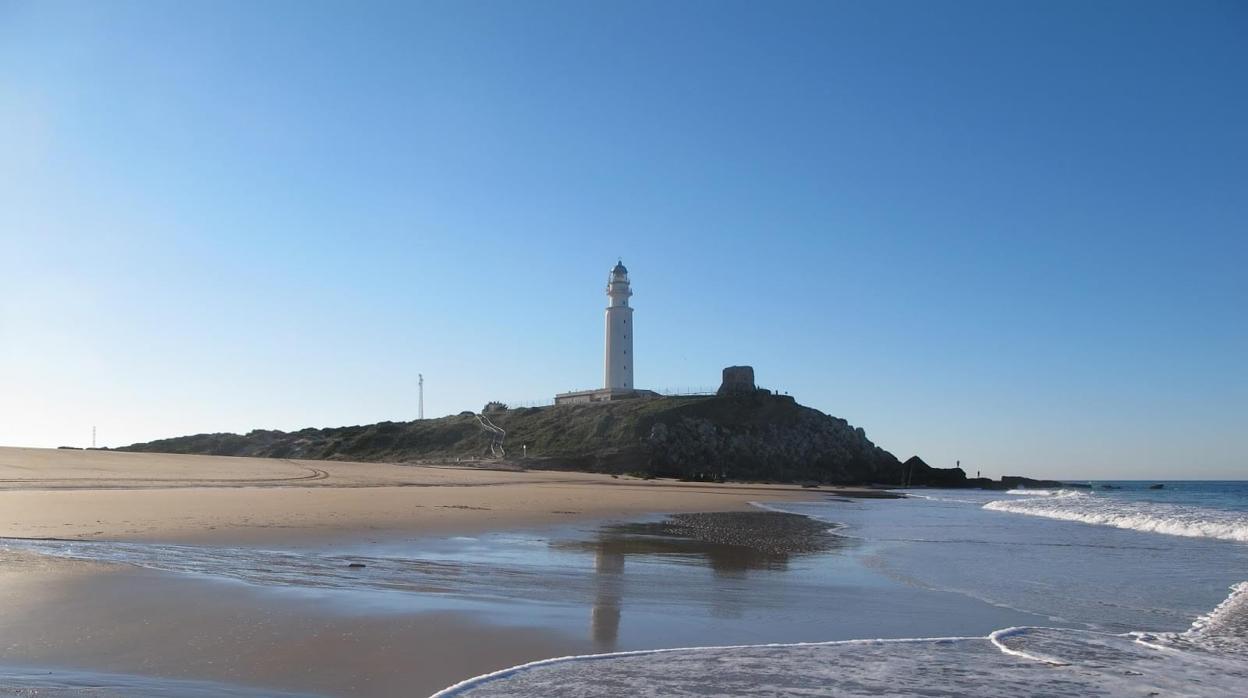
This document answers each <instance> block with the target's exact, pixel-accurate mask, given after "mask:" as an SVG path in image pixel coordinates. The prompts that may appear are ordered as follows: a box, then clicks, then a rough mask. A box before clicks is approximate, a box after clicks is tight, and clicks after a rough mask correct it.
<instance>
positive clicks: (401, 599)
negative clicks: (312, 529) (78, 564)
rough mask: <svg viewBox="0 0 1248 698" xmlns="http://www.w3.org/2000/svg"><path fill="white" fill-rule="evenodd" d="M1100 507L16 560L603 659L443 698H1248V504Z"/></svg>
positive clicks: (1123, 489)
mask: <svg viewBox="0 0 1248 698" xmlns="http://www.w3.org/2000/svg"><path fill="white" fill-rule="evenodd" d="M1079 484H1081V485H1083V486H1081V487H1067V488H1060V489H1047V490H1040V489H1032V490H1028V489H1019V490H1011V491H1008V492H1007V491H980V490H939V489H916V490H904V491H901V493H902V494H905V495H906V497H905V498H902V499H859V498H848V497H844V496H839V495H836V494H832V493H828V494H821V493H820V492H819V490H812V495H813V496H814V497H815V498H816V499H815V501H810V502H801V503H795V502H769V501H759V502H756V503H755V508H756V509H757V511H758V512H759V513H760V515H763V514H765V515H771V516H779V517H780V518H779V519H764V523H765V526H764V527H765V528H767V529H769V530H770V529H774V528H776V527H777V526H779V527H780V528H788V529H792V531H798V532H799V533H800V535H796V536H795V535H788V534H787V533H786V534H785V535H786V536H788V537H787V538H785V537H783V536H782V537H777V538H770V537H768V535H761V536H759V535H756V534H752V533H748V531H747V532H746V533H742V530H745V529H741V528H740V527H739V525H740V521H737V520H736V519H731V520H730V519H723V520H719V519H715V518H714V517H711V518H706V517H702V518H697V517H693V518H683V519H682V518H679V517H676V518H673V517H668V516H664V515H661V514H656V515H655V516H653V517H649V518H645V519H642V520H640V521H638V520H632V521H602V522H595V523H591V524H586V523H578V524H570V525H567V526H562V527H555V528H551V529H543V530H534V531H520V532H498V533H492V534H488V535H482V536H473V537H447V538H422V539H405V540H378V541H370V542H368V543H367V544H364V543H361V544H360V545H358V546H355V547H353V548H343V547H341V546H338V547H335V548H334V549H333V550H318V549H315V548H307V547H304V548H297V549H295V548H292V549H270V548H251V547H209V546H187V545H161V544H144V543H120V542H84V541H28V540H15V539H9V540H0V549H9V550H21V551H26V552H36V553H39V554H42V555H49V556H56V557H68V558H73V559H82V560H95V561H101V562H112V563H117V564H122V565H133V566H137V567H142V568H146V569H150V570H159V571H161V572H163V573H167V574H170V575H190V576H194V577H197V578H208V579H215V580H220V582H221V583H222V584H228V585H235V586H237V587H239V588H247V589H251V590H254V591H255V592H256V593H265V594H272V595H275V596H274V599H275V602H280V596H282V595H286V594H297V595H301V596H308V595H312V596H316V597H317V598H321V599H324V600H325V601H326V602H327V603H329V604H333V605H335V606H336V607H337V608H339V609H341V610H342V612H351V609H357V610H359V612H367V613H377V612H379V611H381V612H393V613H421V612H425V611H431V610H432V611H440V612H445V611H459V612H464V613H470V614H475V615H476V616H478V617H485V618H489V619H490V622H492V623H497V624H501V625H509V626H517V627H534V628H542V629H548V630H556V631H558V632H561V633H563V634H565V635H566V636H568V637H569V638H576V639H577V642H579V643H580V646H581V647H583V649H584V651H583V652H579V653H577V654H574V655H570V656H567V657H557V658H548V659H544V660H541V661H538V662H534V663H532V664H526V665H522V666H519V667H509V668H506V667H482V672H481V674H480V675H478V676H473V677H464V678H465V680H464V681H463V682H461V683H459V684H456V685H454V686H449V687H445V688H443V689H441V690H439V691H437V692H435V693H434V695H436V696H439V697H448V696H504V695H542V696H609V695H636V696H686V695H687V696H694V695H698V696H705V695H741V694H753V695H791V696H808V695H854V696H857V695H895V696H932V695H976V696H1088V695H1106V696H1117V695H1140V696H1148V695H1164V696H1171V695H1182V696H1244V695H1248V482H1241V481H1236V482H1210V481H1148V482H1131V481H1115V482H1092V483H1079ZM1157 485H1161V487H1159V488H1158V487H1156V486H1157ZM785 517H787V518H785ZM795 521H804V522H808V523H815V524H817V526H814V527H813V529H814V531H815V533H814V534H812V533H811V530H812V527H811V526H796V527H795V526H794V525H793V524H794V522H795ZM750 525H753V524H750ZM795 540H796V541H797V543H796V544H795V543H793V541H795ZM786 541H787V542H786ZM352 563H356V564H357V566H356V567H350V566H349V565H351V564H352ZM358 565H363V566H362V567H360V566H358ZM4 673H5V672H3V671H0V675H2V674H4ZM8 675H9V676H10V677H12V676H20V675H21V674H20V672H16V673H15V672H8ZM28 680H30V681H37V679H33V678H30V679H28ZM43 680H45V681H46V680H48V679H46V678H45V679H43ZM57 680H58V681H61V682H62V683H63V684H64V685H66V686H72V685H74V684H73V680H74V677H73V676H66V675H58V677H57ZM91 680H92V681H96V682H97V684H92V685H98V682H100V681H101V679H100V677H98V676H95V677H93V678H92V679H91ZM115 680H116V681H120V680H121V679H115ZM127 680H130V681H134V682H135V686H136V688H134V690H128V691H122V692H121V693H120V694H127V695H145V693H144V691H142V690H139V689H138V688H137V686H140V685H141V681H139V680H138V679H135V678H131V679H127ZM23 685H24V684H23ZM37 685H38V684H37V683H32V684H31V686H32V687H34V686H37ZM187 688H188V690H189V685H188V687H187ZM153 690H154V689H153ZM232 690H236V691H238V692H239V695H242V694H243V692H245V690H246V689H245V688H234V689H232ZM151 694H152V695H159V694H163V693H162V691H160V690H154V692H152V693H151ZM247 695H251V694H250V693H248V694H247ZM256 695H259V694H256Z"/></svg>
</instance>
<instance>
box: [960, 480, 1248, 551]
mask: <svg viewBox="0 0 1248 698" xmlns="http://www.w3.org/2000/svg"><path fill="white" fill-rule="evenodd" d="M1037 491H1038V490H1037ZM1029 492H1031V490H1029ZM1059 492H1060V491H1059ZM984 508H985V509H989V510H992V511H1005V512H1009V513H1012V514H1026V515H1029V516H1042V517H1045V518H1049V519H1060V520H1063V521H1079V522H1082V523H1087V524H1096V525H1100V526H1114V527H1116V528H1127V529H1132V530H1136V531H1145V532H1148V533H1165V534H1169V535H1172V536H1188V537H1190V538H1216V539H1219V540H1229V541H1238V542H1241V543H1248V514H1245V513H1244V512H1234V511H1222V510H1218V509H1207V508H1204V507H1197V506H1184V505H1179V504H1169V503H1162V502H1137V501H1126V500H1121V499H1113V498H1110V497H1098V496H1093V495H1089V494H1084V493H1072V494H1069V495H1063V494H1057V495H1054V496H1049V497H1028V498H1026V499H1012V500H998V501H993V502H989V503H987V504H985V505H984Z"/></svg>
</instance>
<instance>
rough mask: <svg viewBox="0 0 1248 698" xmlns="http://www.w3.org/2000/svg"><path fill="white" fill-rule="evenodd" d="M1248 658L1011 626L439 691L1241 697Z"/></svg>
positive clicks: (485, 694) (527, 667)
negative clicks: (982, 633)
mask: <svg viewBox="0 0 1248 698" xmlns="http://www.w3.org/2000/svg"><path fill="white" fill-rule="evenodd" d="M1246 679H1248V667H1246V666H1245V664H1244V663H1243V662H1240V661H1235V660H1234V659H1233V658H1226V657H1222V656H1220V655H1216V654H1211V653H1202V652H1190V651H1185V650H1162V649H1157V648H1152V647H1149V646H1145V645H1141V644H1138V643H1135V642H1133V640H1132V638H1131V637H1129V636H1124V635H1110V634H1103V633H1095V632H1090V631H1083V630H1068V629H1055V628H1010V629H1008V631H1001V632H1000V633H999V634H994V637H993V638H991V639H990V638H986V637H976V638H964V637H954V638H927V639H919V638H912V639H903V640H849V641H843V642H828V643H808V644H793V645H752V646H742V647H703V648H682V649H669V650H651V651H641V652H622V653H616V654H606V655H579V656H572V657H561V658H558V659H548V660H544V661H540V662H533V663H530V664H524V665H520V666H517V667H512V668H511V669H505V670H503V671H498V672H494V673H491V674H485V675H483V676H478V677H475V678H472V679H468V680H467V681H462V682H460V683H458V684H456V685H454V686H451V687H449V688H446V689H444V690H442V691H439V692H438V693H435V694H434V695H433V698H452V697H455V698H460V697H464V698H495V697H497V698H502V697H503V696H516V695H540V696H549V697H552V698H553V697H558V696H578V697H581V698H591V697H598V696H602V697H604V698H605V697H606V696H618V695H629V696H640V697H645V698H658V697H659V696H664V697H684V696H729V695H745V694H749V695H775V696H814V695H838V696H880V695H890V696H904V697H916V698H917V697H918V696H932V695H974V696H981V697H994V698H1018V697H1021V696H1035V697H1038V696H1046V697H1065V698H1075V697H1076V696H1089V695H1101V696H1108V695H1150V694H1152V695H1185V696H1208V697H1211V698H1213V697H1221V696H1233V695H1237V691H1238V689H1239V688H1240V686H1241V685H1242V682H1243V681H1244V680H1246Z"/></svg>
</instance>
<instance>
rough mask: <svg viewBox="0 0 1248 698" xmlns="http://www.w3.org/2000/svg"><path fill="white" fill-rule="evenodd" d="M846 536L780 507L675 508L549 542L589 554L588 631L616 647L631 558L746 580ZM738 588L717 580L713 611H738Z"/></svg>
mask: <svg viewBox="0 0 1248 698" xmlns="http://www.w3.org/2000/svg"><path fill="white" fill-rule="evenodd" d="M844 541H845V539H843V538H841V537H840V536H836V535H834V534H832V533H830V532H829V531H828V526H827V524H824V523H820V522H818V521H814V520H812V519H809V518H806V517H803V516H797V515H794V514H783V513H778V512H723V513H710V514H677V515H673V516H670V517H668V518H666V519H664V520H663V521H658V522H644V523H622V524H611V525H608V526H604V527H603V528H602V529H601V530H600V531H599V532H598V533H597V536H596V538H595V539H594V540H588V541H584V540H582V541H558V542H555V543H552V545H554V546H555V547H557V548H560V549H564V550H581V551H585V552H593V554H594V601H593V606H592V609H591V611H590V636H591V638H592V639H593V641H594V644H595V646H596V647H597V648H598V650H599V651H604V652H607V651H612V650H614V649H616V643H617V640H618V638H619V631H620V617H621V606H622V602H623V596H624V571H625V563H626V560H627V558H628V556H630V555H632V556H635V557H651V558H661V559H662V560H664V561H666V562H673V561H675V562H680V563H685V564H690V565H705V566H707V567H709V568H710V569H711V571H712V573H713V574H714V576H715V577H716V578H719V579H722V580H724V581H729V580H736V579H743V578H744V577H745V576H746V574H747V573H748V571H750V570H768V571H783V570H785V569H787V568H788V565H789V561H790V559H791V558H792V557H794V556H800V555H810V554H814V553H820V552H826V551H828V550H832V549H834V548H836V547H838V546H840V545H842V544H843V543H844ZM739 591H740V587H737V586H736V585H731V584H723V585H717V586H716V592H717V593H715V594H713V595H712V596H711V598H709V599H706V601H707V602H709V604H710V606H711V609H712V613H713V614H714V615H715V616H718V617H726V618H735V617H739V616H740V615H741V609H742V607H743V606H744V605H745V604H746V603H747V602H748V599H745V598H742V596H741V593H739Z"/></svg>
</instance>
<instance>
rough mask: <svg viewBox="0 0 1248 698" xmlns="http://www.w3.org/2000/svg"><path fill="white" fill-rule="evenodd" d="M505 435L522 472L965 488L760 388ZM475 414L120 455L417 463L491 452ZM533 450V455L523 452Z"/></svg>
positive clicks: (561, 419)
mask: <svg viewBox="0 0 1248 698" xmlns="http://www.w3.org/2000/svg"><path fill="white" fill-rule="evenodd" d="M489 418H490V420H491V421H493V423H494V424H496V425H498V426H499V427H501V428H503V429H505V430H506V431H507V437H506V442H505V445H506V447H507V450H508V459H507V460H508V461H509V462H511V463H514V464H518V465H523V466H526V467H534V468H546V469H568V470H589V471H596V472H609V473H645V474H650V475H655V476H673V477H682V478H694V479H720V478H725V479H734V480H775V481H790V482H796V481H812V482H825V483H886V484H900V483H901V482H903V478H905V477H908V478H909V482H910V483H912V484H915V485H922V484H947V485H957V484H961V483H964V482H965V480H966V476H965V474H963V473H962V471H961V470H958V469H952V470H941V469H937V468H931V467H929V466H927V465H926V464H925V463H923V462H922V461H921V460H918V459H917V458H916V459H911V460H910V461H907V463H906V464H904V465H903V464H902V463H901V462H899V461H898V460H897V458H896V457H894V456H893V454H891V453H889V452H888V451H885V450H884V449H882V448H879V447H878V446H876V445H875V444H873V443H871V441H870V440H868V439H867V437H866V434H865V433H864V432H863V430H862V429H856V428H854V427H852V426H851V425H850V424H849V423H848V422H846V421H845V420H843V419H838V418H836V417H830V416H828V415H825V414H823V413H822V412H819V411H817V410H814V409H811V408H809V407H803V406H801V405H798V404H797V403H796V402H794V401H793V399H792V398H790V397H786V396H776V395H770V394H767V393H766V392H761V391H760V392H758V393H753V394H747V395H737V396H724V397H710V396H708V397H661V398H642V399H635V400H621V401H617V402H609V403H594V404H580V405H556V406H553V407H530V408H520V409H496V410H493V411H490V412H489ZM489 444H490V438H489V437H488V435H487V434H486V433H485V432H484V431H483V430H482V428H481V427H480V425H479V424H478V423H477V419H476V417H475V416H474V415H472V414H471V413H468V412H465V413H461V414H459V415H455V416H450V417H442V418H439V419H426V420H419V421H414V422H381V423H379V424H371V425H367V426H353V427H336V428H329V429H303V430H300V431H296V432H281V431H266V430H256V431H252V432H250V433H248V434H245V435H238V434H198V435H195V436H183V437H178V438H172V439H162V440H159V441H152V442H150V443H143V444H134V445H132V446H128V447H125V448H123V449H120V450H124V451H148V452H160V453H195V454H211V455H227V456H262V457H272V458H309V459H333V460H356V461H390V462H415V461H422V460H437V459H442V460H446V459H451V460H454V459H461V458H483V459H484V458H488V456H489ZM522 446H527V451H528V458H527V459H521V457H520V456H521V453H522V452H523V451H524V449H523V448H522Z"/></svg>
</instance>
